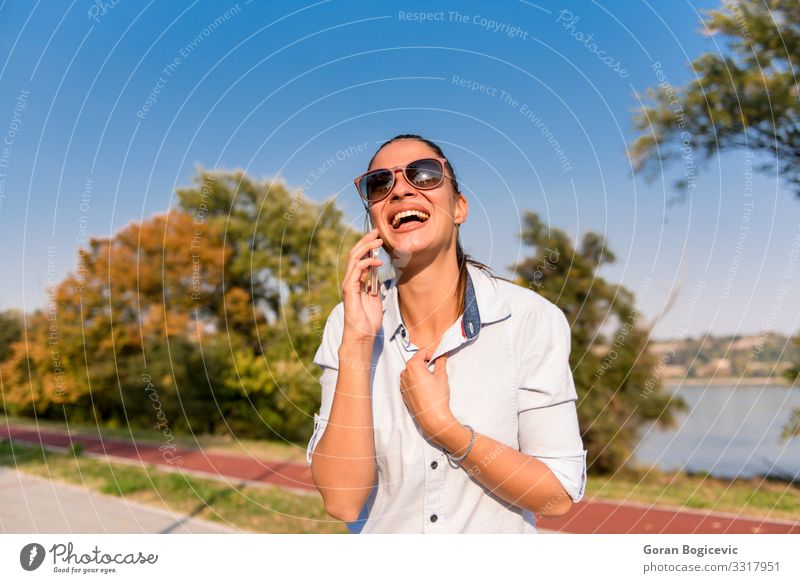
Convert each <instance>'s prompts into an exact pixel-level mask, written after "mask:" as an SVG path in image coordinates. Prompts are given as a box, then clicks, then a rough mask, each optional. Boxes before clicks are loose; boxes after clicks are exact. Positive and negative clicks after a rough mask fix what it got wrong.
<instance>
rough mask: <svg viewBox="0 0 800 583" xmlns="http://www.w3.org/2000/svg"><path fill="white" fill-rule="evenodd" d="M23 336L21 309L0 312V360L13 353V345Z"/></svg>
mask: <svg viewBox="0 0 800 583" xmlns="http://www.w3.org/2000/svg"><path fill="white" fill-rule="evenodd" d="M20 336H22V313H21V312H20V311H19V310H6V311H5V312H0V362H3V361H4V360H5V359H6V358H8V357H9V355H10V354H11V345H12V344H13V343H14V342H16V341H17V340H19V339H20Z"/></svg>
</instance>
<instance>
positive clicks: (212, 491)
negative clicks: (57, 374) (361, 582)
mask: <svg viewBox="0 0 800 583" xmlns="http://www.w3.org/2000/svg"><path fill="white" fill-rule="evenodd" d="M0 465H2V466H6V467H11V468H15V469H17V470H19V471H21V472H26V473H29V474H33V475H36V476H40V477H43V478H47V479H52V480H58V481H62V482H67V483H71V484H77V485H79V486H83V487H86V488H88V489H90V490H95V491H98V492H102V493H104V494H109V495H112V496H119V497H124V498H125V499H126V500H131V501H135V502H140V503H142V504H147V505H151V506H156V507H159V508H164V509H168V510H170V511H172V512H175V513H179V514H188V515H191V516H193V517H195V518H202V519H205V520H209V521H212V522H217V523H222V524H227V525H233V526H235V527H238V528H241V529H244V530H248V531H252V532H267V533H345V532H347V528H346V527H345V526H344V524H343V523H341V522H338V521H336V520H334V519H332V518H331V517H330V516H328V515H327V513H326V512H325V509H324V508H323V506H322V500H321V499H320V498H319V497H318V496H316V495H304V494H297V493H294V492H291V491H288V490H284V489H281V488H276V487H271V486H264V487H254V486H238V487H232V486H231V485H230V484H228V483H225V482H221V481H218V480H212V479H205V478H197V477H194V476H188V475H184V474H179V473H175V472H168V471H164V470H160V469H158V468H156V467H155V466H150V465H147V466H138V465H129V464H121V463H115V462H110V461H107V460H104V459H99V458H94V457H86V456H83V455H81V454H80V453H79V452H72V453H56V452H52V451H43V450H42V449H41V447H39V446H33V445H27V444H26V445H22V444H19V443H14V444H13V445H12V444H11V443H10V442H9V441H8V440H0Z"/></svg>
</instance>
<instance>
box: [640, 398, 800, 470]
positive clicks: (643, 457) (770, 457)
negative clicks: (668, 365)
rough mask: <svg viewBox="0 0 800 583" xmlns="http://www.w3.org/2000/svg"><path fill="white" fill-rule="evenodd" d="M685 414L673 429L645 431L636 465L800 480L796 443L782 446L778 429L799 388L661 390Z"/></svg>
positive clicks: (799, 403)
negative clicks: (676, 398)
mask: <svg viewBox="0 0 800 583" xmlns="http://www.w3.org/2000/svg"><path fill="white" fill-rule="evenodd" d="M664 390H665V391H666V392H668V393H673V392H677V394H678V395H680V396H681V397H683V399H684V401H686V404H687V405H688V410H687V411H686V412H682V413H680V414H678V415H677V416H676V421H677V423H676V426H675V427H674V428H672V429H666V430H665V429H658V428H655V427H653V425H652V424H648V425H647V426H645V427H643V428H642V430H641V432H640V436H641V441H640V442H639V445H638V447H637V448H636V451H635V453H634V457H635V460H636V462H638V463H640V464H643V465H655V466H656V467H658V468H660V469H662V470H668V471H673V470H683V471H688V472H708V473H709V474H711V475H712V476H717V477H722V478H735V477H741V478H750V477H753V476H760V475H765V474H766V475H770V474H771V475H775V476H781V477H787V476H793V477H794V478H795V479H798V480H800V437H794V438H792V439H789V440H786V441H781V438H780V435H781V428H782V427H783V426H784V425H785V424H786V422H787V421H788V419H789V418H790V415H791V410H792V408H794V407H800V388H797V387H795V388H791V387H787V386H780V385H764V386H758V385H756V386H739V387H735V386H730V385H727V386H726V385H712V386H708V387H705V386H680V385H677V386H676V385H673V386H665V388H664Z"/></svg>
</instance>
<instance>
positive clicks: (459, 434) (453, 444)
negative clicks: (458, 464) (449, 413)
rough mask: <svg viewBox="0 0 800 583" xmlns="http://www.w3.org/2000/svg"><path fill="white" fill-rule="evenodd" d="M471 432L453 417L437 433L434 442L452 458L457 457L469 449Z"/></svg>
mask: <svg viewBox="0 0 800 583" xmlns="http://www.w3.org/2000/svg"><path fill="white" fill-rule="evenodd" d="M471 440H472V431H471V430H470V429H469V428H468V427H466V426H465V425H463V424H462V423H461V422H459V421H458V419H456V418H455V417H453V418H452V419H451V420H450V421H449V422H448V423H446V424H444V425H443V426H442V429H441V430H440V431H438V432H437V434H436V437H435V441H436V443H438V444H439V446H440V447H442V448H444V449H445V451H447V453H449V454H450V455H451V456H453V457H459V456H460V455H461V454H463V453H464V452H465V451H466V449H467V448H468V447H469V444H470V441H471Z"/></svg>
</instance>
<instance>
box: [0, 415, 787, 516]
mask: <svg viewBox="0 0 800 583" xmlns="http://www.w3.org/2000/svg"><path fill="white" fill-rule="evenodd" d="M2 420H3V419H2V417H0V422H1V421H2ZM8 423H9V424H13V425H25V426H29V427H31V426H34V425H35V424H34V423H33V421H32V420H31V419H19V418H11V417H9V418H8ZM39 425H40V426H41V427H42V428H49V429H53V430H60V431H64V430H65V425H64V423H63V422H56V421H40V422H39ZM70 431H72V432H80V433H87V434H91V435H102V436H103V437H116V438H120V439H128V440H130V439H131V434H133V436H134V438H135V439H136V440H137V441H141V442H153V443H163V435H162V434H161V433H159V432H158V431H147V430H128V429H125V428H122V429H106V428H100V429H98V428H97V427H86V426H74V425H70ZM175 439H176V445H182V446H184V447H192V448H197V447H202V448H203V449H205V450H207V451H215V452H219V453H228V454H233V455H252V456H255V457H259V458H262V459H274V460H287V461H294V462H301V463H305V451H304V450H302V449H301V448H299V447H298V446H296V445H291V444H285V443H278V442H269V441H256V440H237V439H234V438H231V437H226V436H198V437H197V438H196V439H195V438H192V437H189V438H177V437H176V438H175ZM15 447H17V446H15ZM51 455H52V454H48V458H49V457H50V456H51ZM83 461H89V459H88V458H86V459H85V460H82V461H81V463H83ZM0 463H3V464H4V465H8V464H5V461H3V462H0ZM96 463H99V464H101V465H102V466H104V467H106V468H108V467H110V465H109V464H108V463H107V462H99V461H98V462H96ZM12 465H13V464H12ZM111 466H113V467H114V468H115V469H114V471H113V474H114V475H117V476H118V478H117V482H116V483H115V482H113V480H112V482H111V484H112V485H109V484H108V483H104V484H103V485H101V488H106V490H101V491H104V492H108V493H117V492H115V491H114V489H115V488H116V489H118V490H123V492H122V494H124V495H126V496H127V495H128V494H127V493H126V492H130V495H131V497H134V496H137V497H139V498H147V497H148V496H150V495H149V494H148V493H147V492H148V491H152V490H153V489H154V487H151V486H150V484H149V482H145V484H146V485H145V486H144V487H142V486H141V483H142V481H141V479H140V480H139V481H138V482H137V481H135V479H128V478H127V476H128V474H126V473H124V470H127V469H129V468H128V467H127V466H124V465H120V464H111ZM117 468H119V470H117ZM156 474H159V475H160V474H164V475H166V476H170V475H171V474H170V473H169V472H163V471H156V470H153V469H148V470H147V472H144V475H145V477H146V476H147V475H150V476H152V475H156ZM40 475H45V476H46V475H47V474H46V473H45V474H40ZM120 476H121V477H120ZM54 477H55V476H54ZM57 479H58V478H57ZM180 479H181V480H184V481H185V480H188V478H180ZM192 480H194V478H192ZM67 481H73V482H75V481H76V480H67ZM204 481H206V482H207V481H208V480H204ZM77 483H81V482H80V478H78V480H77ZM164 483H165V484H170V483H171V482H169V480H167V481H166V482H164ZM211 483H213V484H214V485H215V486H216V487H217V488H219V489H229V487H227V486H226V485H225V484H224V483H219V482H214V481H213V480H212V481H211ZM114 484H119V485H114ZM155 489H156V490H158V488H155ZM186 490H188V491H189V493H190V494H191V488H188V487H187V488H186ZM241 490H242V491H247V493H248V494H247V495H248V496H249V493H250V492H251V491H252V490H257V491H260V490H261V489H260V488H252V487H250V488H244V489H241ZM274 490H278V489H277V488H276V489H274ZM278 491H281V490H278ZM281 492H282V491H281ZM275 496H277V495H275ZM275 496H273V497H275ZM152 497H153V498H154V499H155V501H156V503H158V502H159V500H158V495H157V493H156V494H154V495H153V496H152ZM593 497H597V498H602V499H610V500H625V501H628V502H641V503H645V504H656V505H666V506H678V507H684V508H693V509H698V510H713V511H715V512H727V513H733V514H738V515H740V516H741V517H743V518H744V517H751V518H767V519H783V520H798V519H799V518H800V485H798V484H794V485H792V484H788V483H787V482H784V481H780V480H763V481H762V480H761V479H751V480H735V481H731V480H724V479H720V478H713V477H710V476H708V475H702V474H701V475H689V474H685V473H680V472H675V473H669V472H661V471H658V470H651V471H649V472H647V471H646V470H642V469H637V468H633V469H628V470H626V471H625V472H619V473H617V474H615V475H614V476H589V477H588V481H587V486H586V499H591V498H593ZM194 498H195V499H196V498H197V496H196V495H195V496H194ZM301 498H302V500H303V501H304V502H305V503H306V504H311V501H315V502H314V503H315V504H318V509H319V514H313V513H312V515H313V516H315V517H322V518H323V519H325V520H332V519H330V517H327V518H325V517H326V516H327V515H326V514H325V512H324V510H322V503H321V502H317V501H316V499H315V498H312V497H310V496H308V497H303V496H301ZM306 498H308V499H307V500H306ZM135 499H138V498H135ZM256 499H257V500H260V498H256ZM195 501H196V500H195ZM266 507H267V508H271V506H269V505H266ZM250 508H251V511H252V506H251V507H250ZM314 512H316V511H314ZM289 514H291V512H289ZM303 516H305V515H303ZM315 520H316V518H315ZM333 524H336V525H338V524H340V523H336V522H333ZM241 528H247V527H246V526H241ZM344 531H345V529H344V526H342V527H341V530H340V531H336V532H344ZM260 532H287V531H273V530H262V531H260ZM298 532H300V531H298ZM303 532H305V531H303ZM308 532H313V531H312V530H309V531H308ZM319 532H328V531H327V530H325V531H319Z"/></svg>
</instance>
